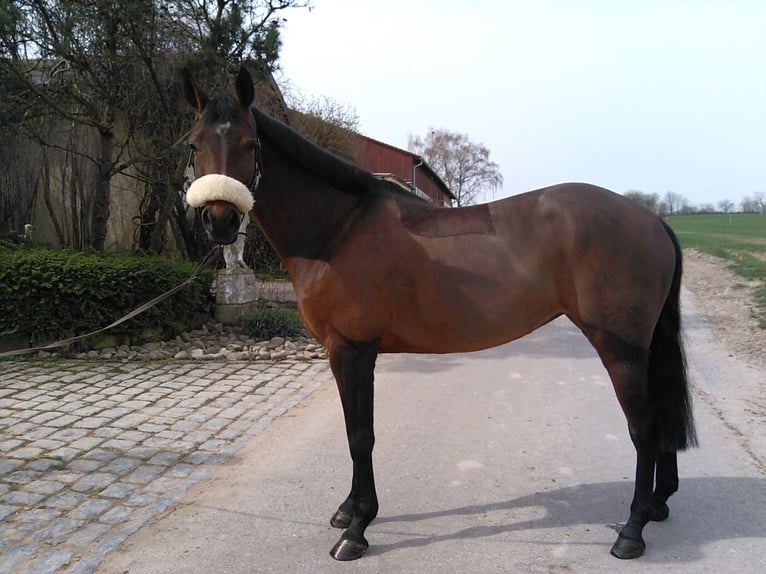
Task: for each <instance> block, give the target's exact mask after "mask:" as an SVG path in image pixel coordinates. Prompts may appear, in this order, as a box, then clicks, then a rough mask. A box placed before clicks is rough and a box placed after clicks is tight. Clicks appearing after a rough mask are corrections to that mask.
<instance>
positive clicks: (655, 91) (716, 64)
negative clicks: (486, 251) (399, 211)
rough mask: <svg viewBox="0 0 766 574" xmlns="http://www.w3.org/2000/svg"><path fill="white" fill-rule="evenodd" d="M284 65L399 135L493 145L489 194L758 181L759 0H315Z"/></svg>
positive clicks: (699, 192)
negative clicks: (569, 185) (573, 185)
mask: <svg viewBox="0 0 766 574" xmlns="http://www.w3.org/2000/svg"><path fill="white" fill-rule="evenodd" d="M313 2H314V9H313V10H312V11H310V12H309V11H308V10H291V11H289V12H288V13H287V14H286V17H287V23H286V25H285V28H284V31H283V46H282V53H281V65H282V77H283V78H284V79H285V80H289V82H290V84H292V85H293V86H294V87H295V88H297V89H299V90H300V91H301V92H302V93H303V94H304V96H307V97H320V96H327V97H330V98H332V99H334V100H337V101H339V102H342V103H344V104H347V105H349V106H350V107H352V108H353V109H354V110H355V111H356V113H357V115H358V117H359V120H360V128H361V131H362V132H363V133H364V134H366V135H368V136H370V137H373V138H375V139H379V140H382V141H385V142H387V143H390V144H392V145H395V146H399V147H403V148H406V146H407V137H408V135H409V134H417V135H425V134H426V133H428V131H429V129H430V128H431V127H434V128H445V129H447V130H450V131H455V132H461V133H465V134H467V135H468V137H469V138H470V139H471V140H473V141H474V142H478V143H483V144H484V145H486V146H487V147H488V148H489V149H490V158H491V159H492V160H493V161H495V162H497V163H498V164H499V166H500V169H501V172H502V174H503V177H504V179H505V184H504V186H503V189H502V190H500V192H499V193H498V194H497V195H496V197H504V196H508V195H513V194H516V193H520V192H523V191H527V190H530V189H534V188H537V187H542V186H546V185H550V184H554V183H558V182H562V181H587V182H590V183H595V184H598V185H602V186H604V187H608V188H610V189H613V190H614V191H618V192H620V193H624V192H625V191H628V190H640V191H644V192H651V193H658V194H660V195H662V194H664V193H665V192H666V191H669V190H670V191H674V192H676V193H680V194H682V195H684V196H685V197H686V198H688V199H689V201H690V202H691V203H692V204H693V205H701V204H703V203H713V204H717V203H718V201H720V200H722V199H730V200H732V201H734V202H735V203H737V204H738V203H739V201H740V200H741V199H742V197H743V196H745V195H751V194H752V193H753V192H756V191H759V192H766V1H764V0H750V1H748V0H719V1H705V0H688V1H680V0H657V1H653V0H642V1H636V0H591V1H585V0H559V1H555V0H527V1H521V0H518V1H513V0H494V1H492V0H471V1H470V2H469V1H467V0H462V1H453V0H313Z"/></svg>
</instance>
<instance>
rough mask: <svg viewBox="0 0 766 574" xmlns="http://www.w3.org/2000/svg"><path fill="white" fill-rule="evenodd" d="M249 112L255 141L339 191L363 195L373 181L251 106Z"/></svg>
mask: <svg viewBox="0 0 766 574" xmlns="http://www.w3.org/2000/svg"><path fill="white" fill-rule="evenodd" d="M252 111H253V116H254V117H255V125H256V128H257V129H258V137H259V138H261V139H265V140H268V142H269V143H270V144H272V145H274V146H276V147H278V148H279V149H280V150H282V151H283V152H284V153H286V154H287V155H289V156H290V157H291V158H293V159H294V160H295V161H296V162H297V163H299V164H300V165H301V166H303V167H304V168H306V169H307V170H309V171H311V172H312V173H314V174H315V175H316V176H317V177H319V178H321V179H322V180H324V181H326V182H328V183H330V184H332V185H333V186H334V187H336V188H338V189H339V190H340V191H344V192H347V193H352V194H354V195H361V194H365V193H367V192H368V191H369V190H370V188H371V187H372V185H373V182H375V181H376V180H375V179H374V178H373V176H372V174H371V173H370V172H369V171H367V170H366V169H363V168H361V167H359V166H357V165H354V164H353V163H350V162H348V161H346V160H344V159H341V158H340V157H338V156H336V155H334V154H332V153H330V152H328V151H326V150H324V149H322V148H320V147H319V146H318V145H316V144H314V143H313V142H310V141H309V140H307V139H306V138H305V137H303V136H302V135H301V134H299V133H298V132H297V131H295V130H294V129H293V128H291V127H289V126H287V125H285V124H283V123H282V122H280V121H279V120H277V119H275V118H272V117H271V116H269V115H267V114H265V113H264V112H262V111H261V110H259V109H258V108H256V107H255V106H253V108H252Z"/></svg>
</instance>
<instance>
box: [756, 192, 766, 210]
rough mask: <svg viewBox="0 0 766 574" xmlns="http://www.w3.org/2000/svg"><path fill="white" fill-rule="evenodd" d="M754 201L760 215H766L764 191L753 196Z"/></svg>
mask: <svg viewBox="0 0 766 574" xmlns="http://www.w3.org/2000/svg"><path fill="white" fill-rule="evenodd" d="M753 201H754V202H755V205H756V207H757V208H758V213H766V194H764V193H763V192H762V191H756V192H755V193H754V194H753Z"/></svg>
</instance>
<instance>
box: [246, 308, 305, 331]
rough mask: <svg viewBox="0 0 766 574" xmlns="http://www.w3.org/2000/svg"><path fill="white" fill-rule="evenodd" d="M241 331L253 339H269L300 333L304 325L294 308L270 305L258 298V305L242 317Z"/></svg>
mask: <svg viewBox="0 0 766 574" xmlns="http://www.w3.org/2000/svg"><path fill="white" fill-rule="evenodd" d="M243 331H244V332H246V333H247V334H248V335H250V336H251V337H253V338H254V339H270V338H272V337H296V336H298V335H302V334H303V333H304V327H303V323H302V322H301V318H300V316H299V315H298V312H297V311H295V310H294V309H290V308H287V307H271V306H269V305H268V303H266V302H265V301H264V300H260V301H259V303H258V307H257V308H256V309H254V310H252V311H250V312H249V313H247V314H246V315H245V316H244V317H243Z"/></svg>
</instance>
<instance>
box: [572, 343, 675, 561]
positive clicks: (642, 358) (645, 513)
mask: <svg viewBox="0 0 766 574" xmlns="http://www.w3.org/2000/svg"><path fill="white" fill-rule="evenodd" d="M586 335H587V336H588V338H589V339H590V341H591V342H592V343H593V346H594V347H595V348H596V351H597V352H598V354H599V356H600V357H601V360H602V361H603V363H604V366H605V367H606V369H607V371H608V372H609V376H610V378H611V379H612V384H613V385H614V389H615V392H616V394H617V399H618V400H619V402H620V406H621V407H622V410H623V412H624V413H625V417H626V419H627V421H628V430H629V431H630V438H631V440H632V442H633V445H634V447H635V449H636V482H635V488H634V492H633V500H632V502H631V505H630V516H629V518H628V521H627V523H626V524H625V526H624V527H623V528H622V530H621V531H620V534H619V536H618V538H617V541H616V542H615V543H614V545H613V546H612V549H611V553H612V554H613V555H614V556H616V557H618V558H625V559H627V558H637V557H639V556H641V555H642V554H643V552H644V549H645V548H646V544H645V542H644V539H643V536H642V532H643V528H644V526H645V525H646V523H647V522H649V521H650V520H659V519H661V517H660V515H659V513H658V510H659V509H658V504H657V501H656V499H655V498H654V497H653V495H652V488H653V486H654V474H655V464H656V462H657V438H656V435H655V429H654V428H653V426H652V421H651V418H652V417H651V416H650V407H649V379H648V356H649V352H648V350H645V349H641V348H639V347H637V346H634V345H630V344H629V343H627V342H625V341H622V340H621V339H619V338H617V337H615V336H613V335H610V334H608V333H604V332H594V331H591V332H587V331H586ZM663 462H665V461H663ZM665 468H666V467H665V466H663V467H662V469H663V470H661V474H663V473H665ZM663 476H664V474H663ZM666 482H667V481H666ZM668 496H669V494H668ZM663 503H664V501H663Z"/></svg>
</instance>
